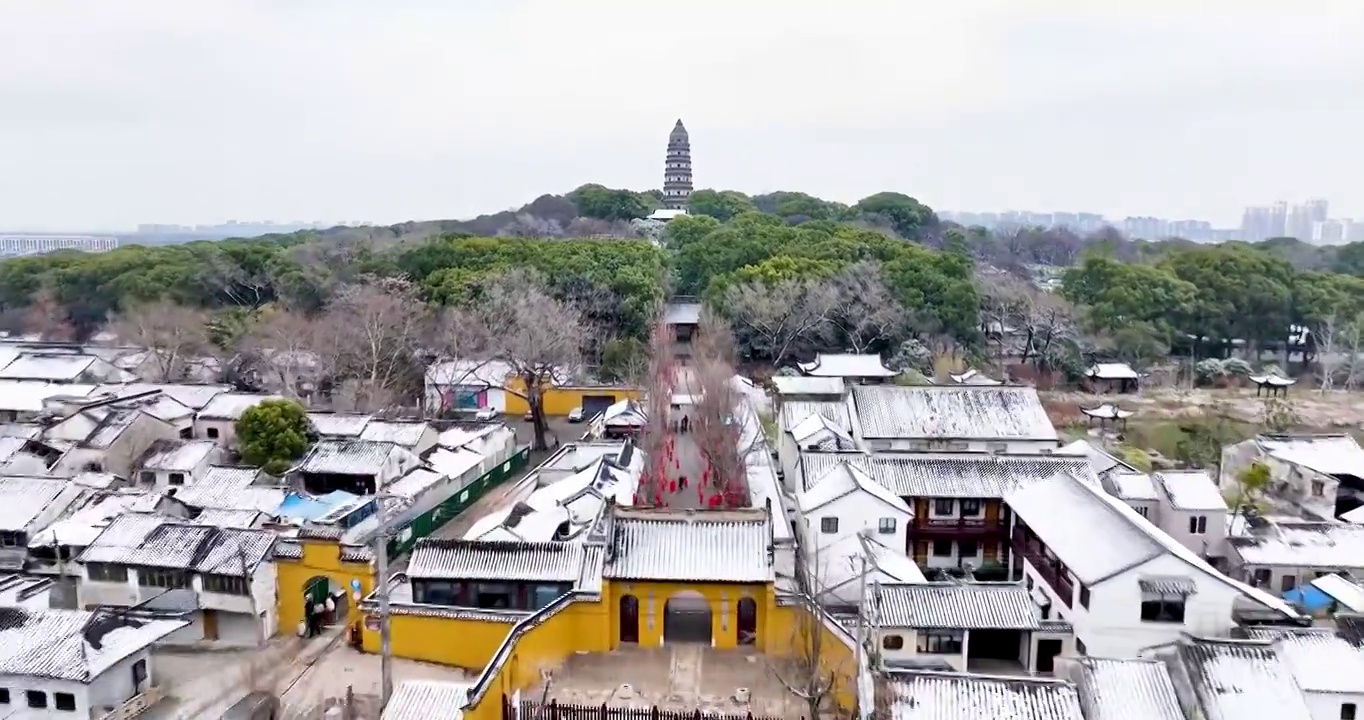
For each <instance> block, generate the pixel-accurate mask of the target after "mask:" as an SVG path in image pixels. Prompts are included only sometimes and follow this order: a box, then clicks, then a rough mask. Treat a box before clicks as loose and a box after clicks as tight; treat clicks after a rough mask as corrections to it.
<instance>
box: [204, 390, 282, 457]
mask: <svg viewBox="0 0 1364 720" xmlns="http://www.w3.org/2000/svg"><path fill="white" fill-rule="evenodd" d="M283 399H284V398H283V397H281V396H279V395H253V394H249V393H218V394H217V395H214V396H213V399H212V400H210V401H209V402H208V404H207V405H205V406H204V409H203V410H200V411H199V414H198V415H196V416H195V418H194V437H196V438H199V439H203V440H212V441H214V442H216V443H218V444H219V445H222V446H223V447H232V444H233V443H234V442H235V441H236V439H237V420H239V419H240V418H241V416H242V413H244V412H246V411H247V410H249V409H251V408H253V407H255V406H257V405H259V404H260V403H262V402H265V401H266V400H283Z"/></svg>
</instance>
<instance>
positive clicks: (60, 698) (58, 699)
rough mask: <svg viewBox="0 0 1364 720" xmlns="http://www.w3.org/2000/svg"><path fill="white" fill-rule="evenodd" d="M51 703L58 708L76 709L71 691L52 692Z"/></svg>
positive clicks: (74, 698) (72, 710) (73, 710)
mask: <svg viewBox="0 0 1364 720" xmlns="http://www.w3.org/2000/svg"><path fill="white" fill-rule="evenodd" d="M52 704H53V705H55V706H56V707H57V709H58V710H66V711H69V712H75V711H76V696H75V695H72V694H71V693H52Z"/></svg>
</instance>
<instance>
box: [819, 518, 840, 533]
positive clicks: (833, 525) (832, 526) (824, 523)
mask: <svg viewBox="0 0 1364 720" xmlns="http://www.w3.org/2000/svg"><path fill="white" fill-rule="evenodd" d="M819 531H820V532H822V533H836V532H838V518H836V517H826V518H820V519H819Z"/></svg>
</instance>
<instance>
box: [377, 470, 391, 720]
mask: <svg viewBox="0 0 1364 720" xmlns="http://www.w3.org/2000/svg"><path fill="white" fill-rule="evenodd" d="M388 498H389V495H387V494H385V493H375V496H374V502H375V503H377V507H376V512H375V514H376V516H377V517H378V520H379V532H378V533H377V534H376V535H375V538H374V543H375V548H374V558H375V564H376V565H377V569H378V572H379V658H380V660H379V662H380V675H381V676H382V678H383V684H382V686H381V688H382V689H381V690H380V695H379V711H380V712H383V709H384V708H385V707H388V699H389V698H390V697H393V647H392V640H391V638H390V636H389V626H388V513H387V512H386V511H385V508H384V504H385V503H384V501H385V500H387V499H388Z"/></svg>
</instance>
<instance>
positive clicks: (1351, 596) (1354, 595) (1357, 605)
mask: <svg viewBox="0 0 1364 720" xmlns="http://www.w3.org/2000/svg"><path fill="white" fill-rule="evenodd" d="M1311 584H1312V586H1313V587H1315V588H1316V589H1318V590H1320V591H1322V592H1324V593H1326V594H1327V595H1329V596H1331V597H1332V598H1334V599H1335V600H1336V602H1338V603H1340V604H1341V606H1343V607H1344V608H1345V609H1346V610H1349V611H1350V612H1355V613H1364V587H1360V586H1359V585H1356V584H1355V583H1352V582H1350V581H1349V580H1346V579H1345V578H1343V577H1341V576H1340V575H1336V574H1334V573H1332V574H1330V575H1322V576H1321V577H1319V578H1316V579H1315V580H1313V581H1312V583H1311Z"/></svg>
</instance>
